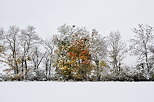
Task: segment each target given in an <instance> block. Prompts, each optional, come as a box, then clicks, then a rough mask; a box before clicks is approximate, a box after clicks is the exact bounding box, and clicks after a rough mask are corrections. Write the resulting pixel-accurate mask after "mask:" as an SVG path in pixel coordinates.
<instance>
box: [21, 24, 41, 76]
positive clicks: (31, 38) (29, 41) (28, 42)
mask: <svg viewBox="0 0 154 102" xmlns="http://www.w3.org/2000/svg"><path fill="white" fill-rule="evenodd" d="M19 39H20V45H21V48H22V49H21V51H22V57H21V63H22V73H24V75H25V78H26V76H27V72H28V64H27V61H28V60H31V56H30V54H31V52H32V48H33V47H34V46H35V45H37V44H38V43H40V42H41V41H40V38H39V37H38V35H37V33H36V31H35V27H33V26H28V27H27V28H26V29H25V30H21V33H20V36H19Z"/></svg>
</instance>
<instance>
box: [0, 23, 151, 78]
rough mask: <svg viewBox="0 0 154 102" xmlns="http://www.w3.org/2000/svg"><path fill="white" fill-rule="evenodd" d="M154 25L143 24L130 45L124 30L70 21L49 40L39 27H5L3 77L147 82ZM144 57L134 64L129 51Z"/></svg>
mask: <svg viewBox="0 0 154 102" xmlns="http://www.w3.org/2000/svg"><path fill="white" fill-rule="evenodd" d="M152 30H153V29H152V27H151V26H148V25H139V27H138V28H137V29H135V28H134V29H133V30H132V31H133V32H134V33H135V37H134V38H133V39H131V40H130V42H131V44H130V46H129V47H128V48H127V45H126V43H125V42H124V41H122V39H121V34H120V32H118V31H117V32H111V33H110V34H109V36H106V37H103V36H102V35H101V34H99V33H98V32H97V30H95V29H93V30H92V31H91V32H89V31H87V30H86V28H79V27H76V26H75V25H73V26H68V25H66V24H64V25H62V26H60V27H59V28H58V34H56V35H53V36H51V37H50V38H49V39H46V40H43V39H42V38H40V37H39V36H38V35H37V33H36V30H35V28H34V27H33V26H28V27H27V28H26V29H19V28H18V27H17V26H11V27H10V28H9V29H8V31H5V30H4V29H1V30H0V63H1V66H0V68H3V67H4V66H2V64H4V65H6V66H7V68H6V69H5V70H3V71H4V72H5V74H1V75H0V77H1V80H6V81H7V80H31V81H32V80H40V81H43V80H44V81H45V80H61V81H70V80H72V81H102V80H104V81H111V80H113V81H141V80H154V66H153V65H154V46H153V34H152ZM128 53H130V55H135V56H138V63H137V64H136V66H134V67H133V68H132V67H131V68H130V67H129V65H126V64H124V63H123V59H124V58H125V57H126V55H127V54H128Z"/></svg>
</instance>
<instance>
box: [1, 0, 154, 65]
mask: <svg viewBox="0 0 154 102" xmlns="http://www.w3.org/2000/svg"><path fill="white" fill-rule="evenodd" d="M153 5H154V0H0V27H4V28H8V27H9V26H10V25H17V26H19V27H21V28H25V27H26V26H28V25H33V26H35V27H36V28H37V31H38V33H39V35H40V36H41V37H43V38H47V37H49V36H50V35H51V34H56V33H57V27H59V26H60V25H62V24H64V23H66V24H69V25H77V26H80V27H86V28H87V29H88V30H91V29H93V28H95V29H97V30H98V31H99V33H100V34H102V35H104V36H106V35H108V34H109V33H110V32H111V31H116V30H119V31H120V32H121V34H122V37H123V39H125V40H126V41H128V40H129V39H130V38H132V37H133V32H132V31H131V28H134V27H137V25H138V24H148V25H151V26H154V13H153V10H154V6H153ZM131 59H133V58H132V57H130V58H128V59H127V63H128V64H129V63H130V64H134V63H135V62H134V60H131Z"/></svg>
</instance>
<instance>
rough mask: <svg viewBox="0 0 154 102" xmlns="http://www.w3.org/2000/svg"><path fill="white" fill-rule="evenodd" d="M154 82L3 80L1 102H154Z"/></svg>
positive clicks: (0, 83) (0, 94) (0, 85)
mask: <svg viewBox="0 0 154 102" xmlns="http://www.w3.org/2000/svg"><path fill="white" fill-rule="evenodd" d="M153 93H154V82H0V102H154V94H153Z"/></svg>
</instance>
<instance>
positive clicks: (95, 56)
mask: <svg viewBox="0 0 154 102" xmlns="http://www.w3.org/2000/svg"><path fill="white" fill-rule="evenodd" d="M90 50H91V57H92V60H93V61H94V62H95V64H96V66H97V68H96V70H97V71H96V72H97V81H100V67H99V63H100V61H104V62H105V61H106V55H107V44H106V42H105V38H104V37H102V36H101V35H100V34H98V32H97V31H96V30H95V29H93V30H92V34H91V37H90Z"/></svg>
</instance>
